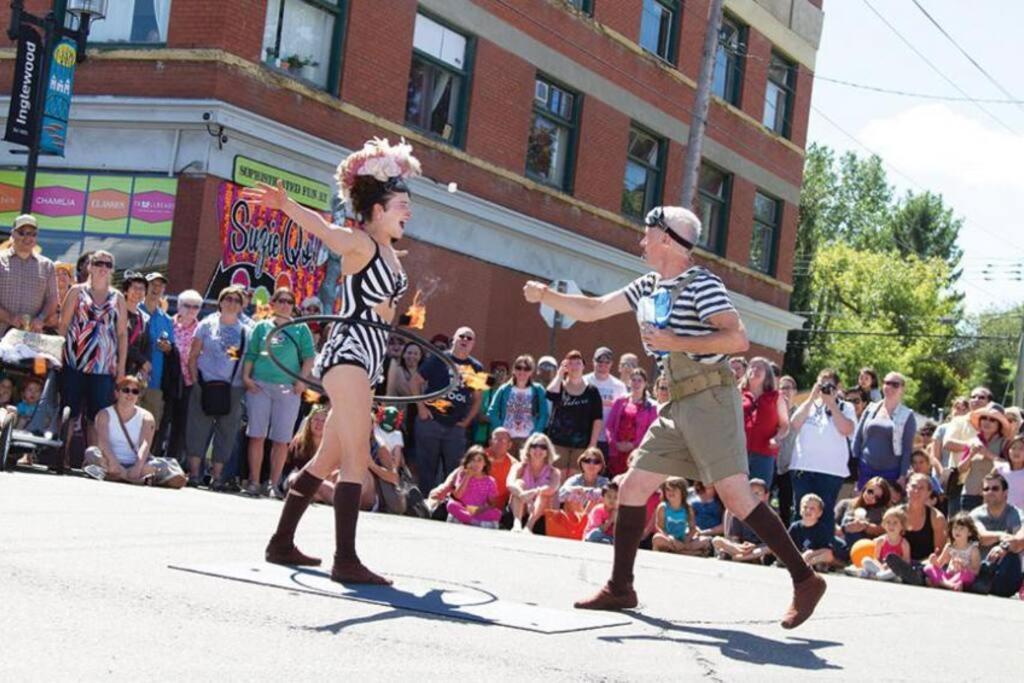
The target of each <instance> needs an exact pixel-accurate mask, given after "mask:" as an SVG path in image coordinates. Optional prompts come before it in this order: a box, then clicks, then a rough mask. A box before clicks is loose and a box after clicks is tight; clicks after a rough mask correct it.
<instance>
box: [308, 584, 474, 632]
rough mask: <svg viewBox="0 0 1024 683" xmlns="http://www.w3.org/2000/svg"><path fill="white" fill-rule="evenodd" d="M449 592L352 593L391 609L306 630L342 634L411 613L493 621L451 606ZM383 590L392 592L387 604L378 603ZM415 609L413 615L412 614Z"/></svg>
mask: <svg viewBox="0 0 1024 683" xmlns="http://www.w3.org/2000/svg"><path fill="white" fill-rule="evenodd" d="M446 592H448V591H446V590H444V589H441V588H438V589H435V590H431V591H428V592H427V593H426V594H425V595H412V594H410V593H401V592H400V591H397V590H395V589H384V590H383V591H382V590H381V589H376V590H374V591H372V597H371V596H370V595H366V596H360V595H359V594H358V591H356V592H355V594H354V595H351V596H349V597H350V598H354V599H357V600H358V599H360V597H363V598H364V599H365V600H366V602H368V603H370V604H377V605H380V606H387V605H390V607H391V610H390V611H388V612H381V613H380V614H369V615H367V616H365V617H355V618H353V619H342V620H341V621H336V622H334V623H332V624H324V625H323V626H310V627H307V628H306V630H309V631H314V632H316V633H331V634H333V635H338V634H339V633H341V632H342V631H344V630H345V629H347V628H352V627H353V626H359V625H362V624H372V623H376V622H380V621H388V620H390V619H401V618H406V617H409V616H416V617H419V618H423V619H443V620H448V619H457V620H459V621H471V622H473V623H477V624H482V625H487V624H492V623H493V622H492V621H491V620H489V619H481V618H479V617H477V618H473V619H467V618H466V614H465V613H464V612H461V611H460V609H461V606H460V605H451V604H448V603H447V602H445V599H444V594H445V593H446ZM382 593H391V595H390V597H391V599H390V600H388V601H387V602H386V603H381V602H377V600H379V599H380V598H379V597H378V596H380V595H381V594H382ZM399 595H400V596H401V599H400V601H399V600H396V598H397V597H398V596H399ZM396 602H401V603H402V604H395V603H396ZM410 612H412V615H410Z"/></svg>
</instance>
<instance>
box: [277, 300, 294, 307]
mask: <svg viewBox="0 0 1024 683" xmlns="http://www.w3.org/2000/svg"><path fill="white" fill-rule="evenodd" d="M274 303H275V304H288V305H289V306H294V305H295V299H274Z"/></svg>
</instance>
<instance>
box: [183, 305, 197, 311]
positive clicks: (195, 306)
mask: <svg viewBox="0 0 1024 683" xmlns="http://www.w3.org/2000/svg"><path fill="white" fill-rule="evenodd" d="M181 308H187V309H190V310H193V311H194V310H196V309H198V308H199V304H181Z"/></svg>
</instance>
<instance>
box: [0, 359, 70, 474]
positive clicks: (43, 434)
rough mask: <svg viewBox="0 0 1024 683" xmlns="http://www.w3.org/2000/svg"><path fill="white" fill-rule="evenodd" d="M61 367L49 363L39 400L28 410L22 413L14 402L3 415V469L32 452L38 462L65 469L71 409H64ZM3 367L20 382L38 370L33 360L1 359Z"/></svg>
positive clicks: (0, 420)
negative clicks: (60, 387)
mask: <svg viewBox="0 0 1024 683" xmlns="http://www.w3.org/2000/svg"><path fill="white" fill-rule="evenodd" d="M59 370H60V368H57V367H53V366H50V365H49V364H48V367H47V371H46V374H45V375H44V376H43V377H42V380H43V389H42V393H41V395H40V397H39V401H38V402H37V403H36V404H35V406H34V407H33V408H32V410H31V412H30V413H29V414H27V415H23V416H19V415H18V414H17V412H16V410H15V409H14V406H9V407H8V408H7V409H6V411H5V412H4V414H3V415H2V416H0V466H2V467H3V469H4V470H8V471H10V470H13V469H15V468H16V466H17V463H18V460H19V459H21V457H22V456H23V455H26V454H30V455H31V456H32V461H33V462H34V463H36V464H43V465H46V466H47V467H48V468H49V469H51V470H53V471H55V472H57V473H58V474H63V473H64V472H65V471H66V469H67V444H68V441H69V438H70V431H71V420H70V415H71V409H70V408H67V407H65V408H64V409H63V410H62V409H61V402H60V395H59V392H58V387H59V386H60V378H59V377H58V372H59ZM0 371H2V372H3V373H4V374H5V375H6V376H7V377H9V378H11V379H12V380H13V381H14V382H15V383H16V384H17V383H19V380H22V381H23V380H24V379H25V378H27V377H29V376H32V375H34V374H35V373H34V362H33V361H32V360H26V361H19V362H0ZM36 376H38V375H36ZM19 423H20V424H22V428H19Z"/></svg>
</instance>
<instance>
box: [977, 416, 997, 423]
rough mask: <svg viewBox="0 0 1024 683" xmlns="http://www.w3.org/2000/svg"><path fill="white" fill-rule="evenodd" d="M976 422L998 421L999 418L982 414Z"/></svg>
mask: <svg viewBox="0 0 1024 683" xmlns="http://www.w3.org/2000/svg"><path fill="white" fill-rule="evenodd" d="M978 422H999V420H997V419H995V418H994V417H989V416H988V415H982V416H981V417H979V418H978Z"/></svg>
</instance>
